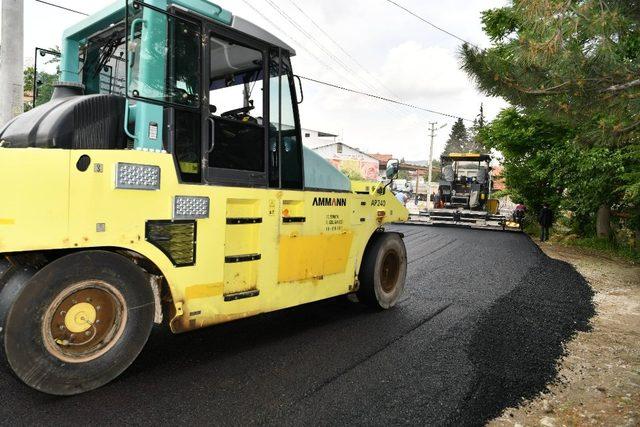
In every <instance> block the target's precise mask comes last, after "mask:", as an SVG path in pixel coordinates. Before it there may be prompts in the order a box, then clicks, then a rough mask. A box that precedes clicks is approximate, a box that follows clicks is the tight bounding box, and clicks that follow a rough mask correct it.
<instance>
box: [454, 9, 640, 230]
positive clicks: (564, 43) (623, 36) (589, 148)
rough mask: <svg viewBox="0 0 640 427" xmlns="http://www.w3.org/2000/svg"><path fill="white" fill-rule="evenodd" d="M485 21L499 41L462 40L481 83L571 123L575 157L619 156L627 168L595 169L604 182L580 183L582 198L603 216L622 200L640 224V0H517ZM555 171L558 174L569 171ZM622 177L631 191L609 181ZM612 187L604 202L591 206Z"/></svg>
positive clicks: (536, 115) (467, 65) (569, 147)
mask: <svg viewBox="0 0 640 427" xmlns="http://www.w3.org/2000/svg"><path fill="white" fill-rule="evenodd" d="M483 24H484V30H485V32H486V33H487V35H488V36H489V37H490V38H491V40H492V42H493V45H492V47H491V48H489V49H486V50H479V49H477V48H474V47H471V46H469V45H464V46H463V47H462V58H463V63H464V64H463V67H464V69H465V70H466V71H467V72H468V73H469V74H470V75H471V76H473V77H474V78H475V80H476V82H477V84H478V86H479V88H480V89H481V90H482V91H484V92H485V93H487V94H489V95H493V96H500V97H503V98H504V99H506V100H507V101H509V102H510V103H511V104H512V105H515V106H518V107H519V108H520V109H521V112H522V114H524V115H531V118H532V119H535V120H545V121H547V122H549V123H552V124H554V125H555V126H559V127H562V128H566V129H568V130H570V131H571V133H572V134H573V139H572V140H571V141H569V142H568V143H567V144H565V145H564V150H566V153H565V154H566V156H565V157H566V158H573V159H579V160H580V161H585V162H589V161H591V160H593V161H595V162H596V163H591V166H600V163H597V162H601V161H603V159H605V158H606V159H616V162H617V165H618V166H619V167H618V166H616V167H606V168H600V167H595V168H593V170H592V171H591V176H590V180H591V182H597V183H600V184H601V185H603V186H604V187H603V188H600V187H597V188H593V187H592V186H587V185H582V186H581V185H575V186H573V188H572V190H571V191H572V198H573V200H582V201H583V202H584V203H585V206H587V205H588V206H590V207H591V208H592V209H595V211H596V212H597V213H599V215H600V217H601V218H600V219H601V220H604V219H606V217H608V216H609V213H610V209H611V208H612V207H613V206H616V207H624V208H625V209H627V211H628V213H629V214H630V215H631V216H633V217H634V218H636V220H638V221H637V222H640V218H638V216H639V215H640V209H639V206H640V195H639V194H638V193H639V191H638V186H639V184H638V180H639V179H640V163H639V162H638V160H637V157H635V158H634V157H633V156H634V153H637V152H638V148H637V147H638V145H639V144H640V102H638V99H640V79H639V78H638V76H639V75H640V1H639V0H570V1H566V0H512V3H511V5H510V6H507V7H503V8H499V9H493V10H489V11H486V12H484V14H483ZM557 148H558V147H557ZM558 149H559V148H558ZM574 172H575V173H581V172H585V171H581V170H575V171H574ZM550 173H552V176H553V178H554V179H555V178H556V177H557V174H558V173H560V172H556V171H554V170H551V171H550ZM612 174H615V176H612ZM611 178H614V179H611ZM612 181H619V182H620V183H621V185H620V187H621V189H622V190H623V191H618V189H611V188H609V187H608V184H609V183H611V182H612ZM594 190H595V193H591V194H588V193H587V192H588V191H594ZM605 192H609V193H608V194H607V197H605V199H607V200H603V201H602V203H603V204H601V205H600V206H597V207H594V206H593V204H592V203H588V201H589V200H590V198H589V197H590V196H594V194H595V195H596V196H598V195H601V194H603V193H605ZM609 196H610V197H609ZM595 198H596V199H598V198H599V197H595ZM580 207H581V206H575V208H578V209H579V208H580ZM590 215H595V213H593V212H592V213H591V214H590ZM606 222H607V223H608V221H606ZM600 223H601V224H603V221H600ZM601 228H602V227H601ZM605 228H606V227H605ZM599 231H600V232H601V233H604V232H605V231H606V230H604V231H603V230H599Z"/></svg>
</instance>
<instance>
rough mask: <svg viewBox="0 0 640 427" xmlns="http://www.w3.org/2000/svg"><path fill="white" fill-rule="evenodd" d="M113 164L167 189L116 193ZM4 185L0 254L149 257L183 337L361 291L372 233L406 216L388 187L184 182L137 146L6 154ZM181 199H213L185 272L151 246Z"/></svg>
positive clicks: (1, 168) (0, 159)
mask: <svg viewBox="0 0 640 427" xmlns="http://www.w3.org/2000/svg"><path fill="white" fill-rule="evenodd" d="M82 156H88V158H89V159H90V164H89V166H88V168H86V170H85V171H84V172H83V171H81V169H83V168H79V167H78V161H79V160H80V158H81V157H82ZM85 160H86V157H85ZM118 163H130V164H138V165H151V166H157V167H159V168H160V171H161V178H160V188H159V189H158V190H152V191H149V190H135V189H120V188H116V185H115V180H116V168H117V165H118ZM0 182H2V187H1V188H0V199H1V200H2V202H1V203H0V254H12V253H23V252H41V251H55V250H73V251H82V250H88V249H96V248H103V249H106V250H111V251H127V252H128V253H130V254H131V255H132V256H133V257H134V259H141V260H145V259H146V260H145V262H150V263H152V264H153V265H154V266H155V267H157V270H159V271H160V272H161V275H162V276H163V277H164V279H165V283H166V286H167V288H168V291H169V294H170V297H171V302H170V303H169V304H170V306H171V307H170V308H171V310H170V312H171V323H170V324H171V329H172V330H173V331H174V332H176V333H179V332H185V331H189V330H194V329H198V328H202V327H206V326H210V325H214V324H219V323H223V322H227V321H231V320H234V319H239V318H244V317H248V316H253V315H257V314H260V313H265V312H270V311H275V310H280V309H284V308H287V307H292V306H297V305H301V304H305V303H310V302H313V301H318V300H322V299H326V298H330V297H334V296H338V295H341V294H348V293H351V292H354V291H355V290H356V289H357V286H358V277H357V276H358V271H359V268H360V263H361V261H362V257H363V254H364V251H365V248H366V246H367V243H368V242H369V240H370V238H371V237H372V235H373V234H374V233H375V232H376V231H377V230H379V229H380V228H381V227H382V226H383V225H384V224H387V223H390V222H398V221H406V220H407V219H408V212H407V210H406V209H405V208H404V207H403V206H402V205H401V204H400V203H399V202H398V201H397V200H396V198H395V197H394V195H393V194H392V193H391V192H390V191H388V190H387V191H386V192H385V191H380V188H381V186H382V184H377V183H353V192H348V193H344V192H318V191H283V190H275V189H274V190H272V189H250V188H229V187H218V186H208V185H189V184H182V183H180V182H179V180H178V177H177V174H176V166H175V163H174V159H173V157H172V155H171V154H161V153H150V152H142V151H134V150H100V151H91V150H62V149H36V148H25V149H7V148H0ZM176 196H199V197H204V198H208V199H209V200H210V211H209V214H208V217H206V218H202V219H198V220H196V221H195V229H196V231H195V238H194V241H193V248H194V253H193V256H194V262H193V263H192V265H187V266H176V265H175V263H174V262H173V261H172V260H171V258H170V257H169V256H168V255H167V254H166V251H163V250H162V249H161V248H159V247H158V245H156V244H153V243H152V242H150V241H149V239H148V223H149V222H153V221H165V222H167V223H169V224H170V223H171V222H172V221H173V218H174V200H175V197H176ZM247 255H250V256H249V257H247Z"/></svg>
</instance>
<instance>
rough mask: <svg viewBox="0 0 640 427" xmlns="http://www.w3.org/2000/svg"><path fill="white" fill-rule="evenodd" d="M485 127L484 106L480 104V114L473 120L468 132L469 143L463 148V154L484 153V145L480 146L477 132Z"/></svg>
mask: <svg viewBox="0 0 640 427" xmlns="http://www.w3.org/2000/svg"><path fill="white" fill-rule="evenodd" d="M485 125H486V121H485V117H484V104H480V113H479V114H478V116H476V118H475V119H474V120H473V126H472V127H471V129H470V130H469V142H468V143H467V146H466V147H465V152H467V153H482V152H483V151H485V147H484V144H482V142H481V140H480V137H479V132H480V130H482V128H484V127H485Z"/></svg>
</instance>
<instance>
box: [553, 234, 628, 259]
mask: <svg viewBox="0 0 640 427" xmlns="http://www.w3.org/2000/svg"><path fill="white" fill-rule="evenodd" d="M566 243H568V244H570V245H572V246H577V247H579V248H583V249H587V250H592V251H597V252H604V253H608V254H609V255H612V256H614V257H617V258H623V259H625V260H627V261H631V262H633V263H638V262H640V251H638V250H637V249H635V248H633V247H632V246H629V245H626V244H619V243H616V242H615V241H611V240H608V239H599V238H597V237H590V238H585V239H576V240H567V241H566Z"/></svg>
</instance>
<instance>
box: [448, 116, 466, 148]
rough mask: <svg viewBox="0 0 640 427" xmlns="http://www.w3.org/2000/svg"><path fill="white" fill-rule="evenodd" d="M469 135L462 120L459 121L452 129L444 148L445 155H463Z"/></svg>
mask: <svg viewBox="0 0 640 427" xmlns="http://www.w3.org/2000/svg"><path fill="white" fill-rule="evenodd" d="M468 140H469V135H468V134H467V127H466V126H465V125H464V122H463V121H462V119H458V120H457V121H456V122H455V123H454V124H453V127H452V128H451V133H450V134H449V139H448V140H447V145H445V147H444V152H443V154H451V153H463V152H464V149H463V147H464V146H465V145H466V144H467V141H468Z"/></svg>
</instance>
